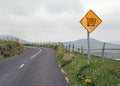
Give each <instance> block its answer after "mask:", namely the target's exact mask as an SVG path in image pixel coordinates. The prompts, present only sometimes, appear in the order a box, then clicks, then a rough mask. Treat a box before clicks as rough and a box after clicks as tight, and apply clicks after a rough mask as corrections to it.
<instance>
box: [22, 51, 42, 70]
mask: <svg viewBox="0 0 120 86" xmlns="http://www.w3.org/2000/svg"><path fill="white" fill-rule="evenodd" d="M41 51H42V50H41V49H39V51H38V52H37V53H36V54H34V55H33V56H31V57H30V58H31V59H32V58H34V57H35V56H37V55H38V54H39V53H40V52H41ZM24 66H25V64H22V65H21V66H20V68H23V67H24Z"/></svg>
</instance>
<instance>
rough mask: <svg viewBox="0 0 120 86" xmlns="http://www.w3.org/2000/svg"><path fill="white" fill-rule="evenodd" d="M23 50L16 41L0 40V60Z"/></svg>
mask: <svg viewBox="0 0 120 86" xmlns="http://www.w3.org/2000/svg"><path fill="white" fill-rule="evenodd" d="M24 51H25V48H24V47H23V45H22V44H20V43H18V42H13V41H2V40H0V60H2V59H4V58H8V57H11V56H15V55H18V54H20V53H22V52H24Z"/></svg>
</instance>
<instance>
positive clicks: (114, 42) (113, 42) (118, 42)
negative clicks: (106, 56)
mask: <svg viewBox="0 0 120 86" xmlns="http://www.w3.org/2000/svg"><path fill="white" fill-rule="evenodd" d="M109 43H112V44H117V45H120V41H110V42H109Z"/></svg>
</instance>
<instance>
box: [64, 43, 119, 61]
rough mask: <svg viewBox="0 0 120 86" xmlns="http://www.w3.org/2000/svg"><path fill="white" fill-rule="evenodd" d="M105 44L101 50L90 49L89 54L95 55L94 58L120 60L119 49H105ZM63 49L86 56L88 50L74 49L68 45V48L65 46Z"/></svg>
mask: <svg viewBox="0 0 120 86" xmlns="http://www.w3.org/2000/svg"><path fill="white" fill-rule="evenodd" d="M105 46H106V43H103V46H102V47H103V48H91V49H90V54H91V55H95V56H100V57H102V58H103V57H105V58H110V59H114V60H120V48H106V47H105ZM65 49H66V50H68V51H69V52H78V53H81V54H83V55H84V54H87V53H88V49H87V48H84V47H83V46H82V47H81V48H80V47H75V45H74V44H73V45H71V44H69V45H68V46H65Z"/></svg>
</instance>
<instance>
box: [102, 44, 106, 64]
mask: <svg viewBox="0 0 120 86" xmlns="http://www.w3.org/2000/svg"><path fill="white" fill-rule="evenodd" d="M105 44H106V43H103V49H102V56H101V57H102V61H103V63H104V55H105Z"/></svg>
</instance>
